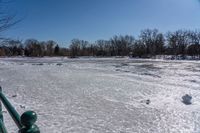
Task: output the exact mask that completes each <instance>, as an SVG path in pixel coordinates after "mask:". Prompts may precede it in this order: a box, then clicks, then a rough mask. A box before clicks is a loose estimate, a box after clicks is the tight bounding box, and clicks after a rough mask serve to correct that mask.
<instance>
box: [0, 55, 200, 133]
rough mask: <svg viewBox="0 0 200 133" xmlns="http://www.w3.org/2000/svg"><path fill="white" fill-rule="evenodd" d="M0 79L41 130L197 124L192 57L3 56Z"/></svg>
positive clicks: (150, 129) (103, 131)
mask: <svg viewBox="0 0 200 133" xmlns="http://www.w3.org/2000/svg"><path fill="white" fill-rule="evenodd" d="M0 85H1V86H2V88H3V91H4V93H5V95H6V96H7V97H8V98H9V100H10V101H11V103H12V104H13V105H14V106H15V107H16V109H17V111H18V112H20V113H22V112H24V111H26V110H34V111H36V112H37V114H38V121H37V125H38V126H39V127H40V129H41V132H42V133H140V132H141V133H168V132H170V133H171V132H172V133H173V132H174V133H179V132H180V133H190V132H192V133H198V132H200V62H197V61H196V62H195V61H162V60H135V59H128V58H122V59H115V58H100V59H95V58H85V59H84V58H83V59H67V58H0ZM186 93H187V94H191V95H192V97H193V100H192V105H185V104H183V103H182V102H181V100H182V99H181V97H182V96H183V95H185V94H186ZM15 95H16V96H15ZM147 99H150V100H151V103H150V104H149V105H147V104H146V103H145V100H147ZM4 115H5V123H6V126H7V127H8V131H9V132H13V133H14V132H16V131H17V129H16V128H17V127H16V126H15V125H14V122H13V121H12V120H11V118H10V116H9V115H8V113H6V112H5V113H4Z"/></svg>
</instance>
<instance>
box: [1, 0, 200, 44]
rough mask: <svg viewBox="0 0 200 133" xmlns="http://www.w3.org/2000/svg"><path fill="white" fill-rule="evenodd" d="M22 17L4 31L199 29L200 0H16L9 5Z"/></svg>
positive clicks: (75, 34) (54, 35) (57, 34)
mask: <svg viewBox="0 0 200 133" xmlns="http://www.w3.org/2000/svg"><path fill="white" fill-rule="evenodd" d="M7 6H8V8H7V9H9V10H11V11H12V12H16V14H17V17H18V18H23V20H22V21H21V22H20V23H18V24H17V25H15V26H14V27H12V28H11V29H9V30H8V31H6V32H4V36H6V37H11V38H14V39H22V40H25V39H28V38H35V39H38V40H40V41H42V40H44V41H45V40H55V41H57V42H58V43H59V44H60V45H63V46H67V45H68V44H69V42H70V41H71V39H74V38H79V39H84V40H88V41H92V42H93V41H95V40H97V39H109V38H110V37H112V36H113V35H126V34H128V35H134V36H136V37H137V36H138V34H139V32H140V31H141V30H142V29H145V28H157V29H159V30H160V31H161V32H166V31H169V30H170V31H174V30H177V29H182V28H183V29H192V30H193V29H200V1H199V0H14V1H13V2H11V3H9V4H8V5H7Z"/></svg>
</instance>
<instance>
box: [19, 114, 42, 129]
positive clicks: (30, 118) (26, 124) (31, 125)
mask: <svg viewBox="0 0 200 133" xmlns="http://www.w3.org/2000/svg"><path fill="white" fill-rule="evenodd" d="M36 121H37V115H36V113H35V112H34V111H26V112H25V113H23V114H22V116H21V123H22V124H23V128H22V129H20V130H19V133H40V130H39V128H38V127H37V125H35V122H36Z"/></svg>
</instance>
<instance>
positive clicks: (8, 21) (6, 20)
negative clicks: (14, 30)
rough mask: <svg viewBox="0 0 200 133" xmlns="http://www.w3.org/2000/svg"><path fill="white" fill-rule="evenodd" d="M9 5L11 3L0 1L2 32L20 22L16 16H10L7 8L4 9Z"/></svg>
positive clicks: (0, 30) (0, 29)
mask: <svg viewBox="0 0 200 133" xmlns="http://www.w3.org/2000/svg"><path fill="white" fill-rule="evenodd" d="M8 3H9V2H8V1H6V0H0V32H2V31H5V30H7V29H9V28H10V27H11V26H13V25H15V24H16V23H18V22H19V21H20V20H16V14H9V13H8V12H7V11H6V10H5V8H3V7H5V6H6V5H7V4H8Z"/></svg>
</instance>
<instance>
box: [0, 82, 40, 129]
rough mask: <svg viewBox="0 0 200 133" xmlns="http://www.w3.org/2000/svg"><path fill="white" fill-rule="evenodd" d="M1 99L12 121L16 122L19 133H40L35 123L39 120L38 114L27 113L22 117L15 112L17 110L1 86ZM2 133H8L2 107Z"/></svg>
mask: <svg viewBox="0 0 200 133" xmlns="http://www.w3.org/2000/svg"><path fill="white" fill-rule="evenodd" d="M0 99H1V101H2V103H3V104H4V106H5V108H6V109H7V110H8V112H9V114H10V115H11V117H12V119H13V120H14V121H15V123H16V125H17V126H18V128H19V133H40V130H39V128H38V127H37V125H35V122H36V120H37V114H36V113H35V112H33V111H26V112H24V113H23V114H22V115H21V117H20V115H19V114H18V113H17V111H16V110H15V108H14V107H13V106H12V105H11V103H10V102H9V101H8V99H7V98H6V97H5V96H4V94H3V93H2V88H1V86H0ZM0 103H1V102H0ZM0 105H1V104H0ZM0 133H7V131H6V128H5V126H4V123H3V114H2V108H1V106H0Z"/></svg>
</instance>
